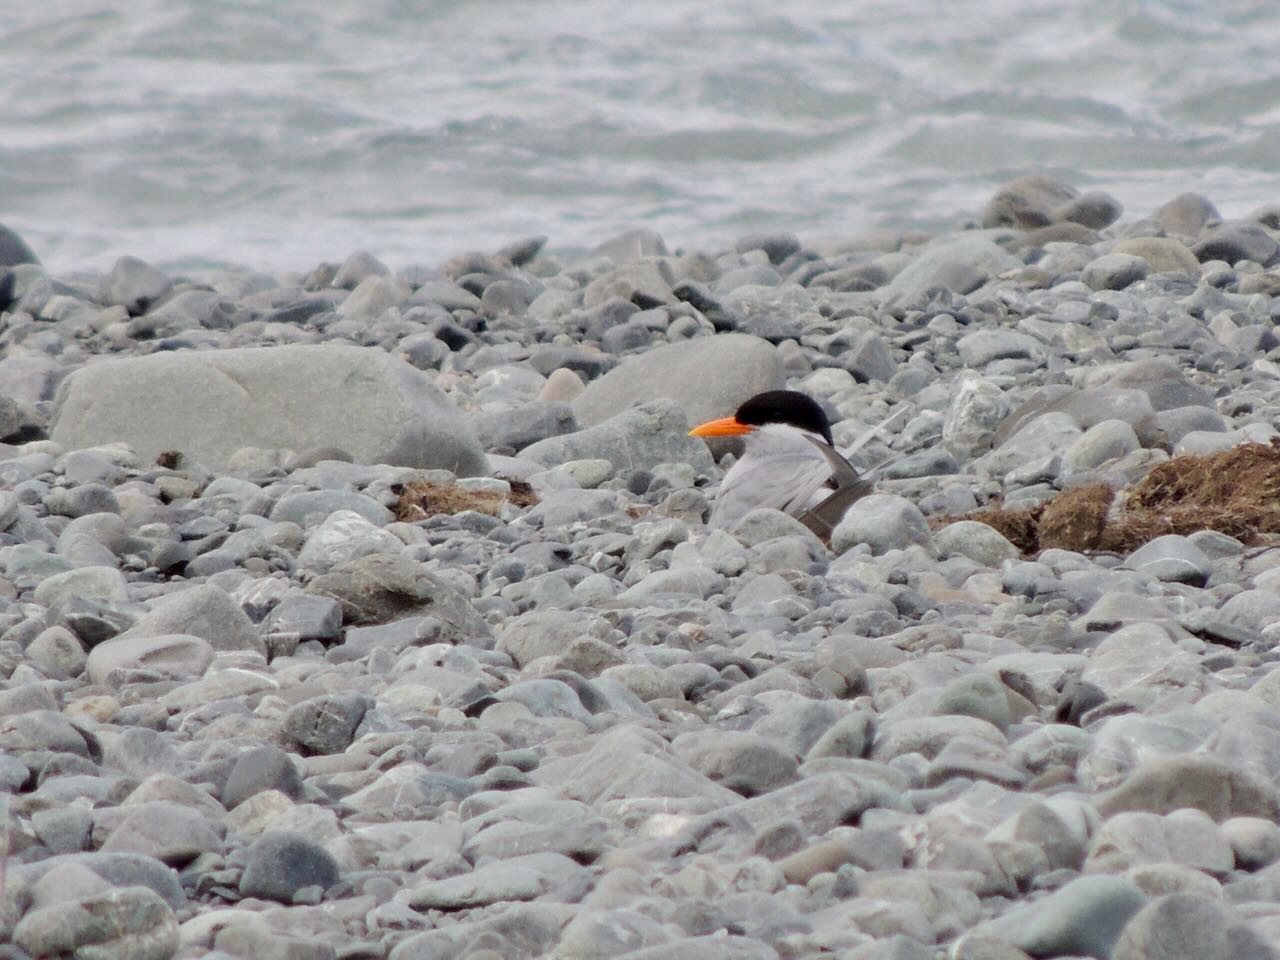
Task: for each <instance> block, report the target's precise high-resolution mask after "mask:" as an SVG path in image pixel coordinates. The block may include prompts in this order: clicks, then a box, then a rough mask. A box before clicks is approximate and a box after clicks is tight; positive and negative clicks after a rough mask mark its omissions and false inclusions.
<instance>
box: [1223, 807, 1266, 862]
mask: <svg viewBox="0 0 1280 960" xmlns="http://www.w3.org/2000/svg"><path fill="white" fill-rule="evenodd" d="M1222 834H1223V836H1225V837H1226V838H1227V842H1228V843H1230V844H1231V850H1232V853H1233V854H1234V855H1235V862H1236V867H1237V868H1239V869H1241V870H1258V869H1261V868H1262V867H1265V866H1268V865H1270V864H1272V863H1275V862H1276V861H1277V860H1280V827H1278V826H1276V824H1274V823H1272V822H1271V821H1270V820H1264V819H1262V818H1261V817H1233V818H1231V819H1230V820H1225V821H1223V824H1222Z"/></svg>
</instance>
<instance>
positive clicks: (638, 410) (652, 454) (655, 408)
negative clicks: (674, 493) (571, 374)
mask: <svg viewBox="0 0 1280 960" xmlns="http://www.w3.org/2000/svg"><path fill="white" fill-rule="evenodd" d="M584 396H585V394H584ZM689 426H690V424H689V421H688V419H687V418H686V416H685V413H684V411H683V410H682V409H681V407H680V406H679V404H678V403H676V402H675V401H673V400H665V399H661V400H649V401H647V402H645V403H641V404H639V405H636V406H635V407H634V409H631V410H628V411H625V412H623V413H620V414H618V415H617V416H615V417H612V418H610V419H608V420H606V421H604V422H603V423H598V424H596V425H595V426H593V427H588V428H587V429H585V430H579V431H578V432H577V433H570V434H566V435H565V436H562V437H551V438H549V439H547V440H540V441H538V442H537V443H534V444H531V445H530V446H528V447H525V448H524V450H523V451H522V452H521V456H522V457H525V458H527V459H529V460H533V461H534V462H536V463H541V464H544V465H546V466H556V465H558V464H561V463H564V462H565V461H568V460H594V459H603V460H608V461H609V462H610V463H612V464H613V466H614V469H615V470H637V469H649V468H652V467H654V466H656V465H657V464H659V463H690V464H692V465H693V466H694V469H696V470H699V471H700V472H704V473H708V472H710V470H711V455H710V454H709V453H708V452H707V447H706V444H704V443H703V442H702V441H701V440H699V439H697V438H696V437H690V436H688V435H687V434H688V432H689Z"/></svg>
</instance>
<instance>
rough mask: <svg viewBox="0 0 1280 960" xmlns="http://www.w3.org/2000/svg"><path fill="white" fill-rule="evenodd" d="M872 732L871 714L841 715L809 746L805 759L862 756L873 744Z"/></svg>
mask: <svg viewBox="0 0 1280 960" xmlns="http://www.w3.org/2000/svg"><path fill="white" fill-rule="evenodd" d="M872 732H873V731H872V720H871V716H870V714H867V713H865V712H859V713H852V714H850V715H849V716H847V717H841V718H840V719H839V720H837V721H836V722H835V723H834V724H832V725H831V728H830V729H829V730H827V731H826V733H824V734H823V735H822V736H821V737H819V738H818V740H817V742H816V743H814V745H813V746H812V747H810V748H809V752H808V753H807V754H806V755H805V759H806V760H817V759H820V758H822V757H853V758H858V757H861V756H862V755H863V754H865V753H866V751H867V747H868V746H870V744H871V739H872Z"/></svg>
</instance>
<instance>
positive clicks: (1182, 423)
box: [1156, 406, 1227, 444]
mask: <svg viewBox="0 0 1280 960" xmlns="http://www.w3.org/2000/svg"><path fill="white" fill-rule="evenodd" d="M1156 424H1157V425H1158V426H1159V428H1160V429H1161V430H1162V431H1163V432H1164V435H1165V437H1166V438H1167V439H1168V442H1169V443H1171V444H1177V442H1178V441H1179V440H1181V439H1182V438H1183V437H1185V436H1186V435H1187V434H1189V433H1192V432H1195V431H1200V432H1208V433H1225V432H1226V431H1227V422H1226V421H1225V420H1223V419H1222V415H1221V414H1220V413H1218V411H1216V410H1213V409H1211V408H1209V407H1197V406H1191V407H1174V408H1173V409H1171V410H1161V411H1160V412H1159V413H1158V414H1156Z"/></svg>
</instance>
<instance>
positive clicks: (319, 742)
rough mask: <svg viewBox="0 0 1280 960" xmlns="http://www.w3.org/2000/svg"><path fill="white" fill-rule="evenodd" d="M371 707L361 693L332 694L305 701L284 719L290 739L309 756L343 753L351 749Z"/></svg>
mask: <svg viewBox="0 0 1280 960" xmlns="http://www.w3.org/2000/svg"><path fill="white" fill-rule="evenodd" d="M368 708H369V703H368V701H367V700H366V698H365V697H364V696H363V695H362V694H359V693H329V694H325V695H324V696H320V697H312V698H311V699H309V700H303V701H302V702H301V703H298V704H295V705H294V706H292V707H290V708H289V711H288V712H287V713H286V714H285V715H284V722H283V725H282V726H283V730H284V733H285V735H286V736H287V737H289V738H290V739H291V740H293V742H294V743H296V744H298V745H299V746H300V747H302V748H303V749H304V750H306V751H308V752H310V753H316V754H327V753H341V752H342V751H343V750H345V749H347V747H348V746H350V745H351V740H352V738H353V737H354V736H355V732H356V728H357V727H358V726H360V721H361V720H363V719H364V715H365V711H366V710H368Z"/></svg>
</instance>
